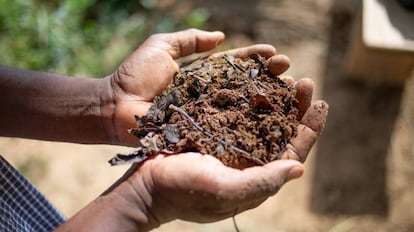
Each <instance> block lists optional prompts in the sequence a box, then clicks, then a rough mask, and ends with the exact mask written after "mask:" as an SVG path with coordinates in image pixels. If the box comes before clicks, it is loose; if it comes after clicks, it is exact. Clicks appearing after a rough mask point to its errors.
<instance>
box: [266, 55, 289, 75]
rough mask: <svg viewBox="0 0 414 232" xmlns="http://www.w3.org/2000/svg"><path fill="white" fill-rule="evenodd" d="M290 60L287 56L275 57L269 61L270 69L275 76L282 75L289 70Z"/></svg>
mask: <svg viewBox="0 0 414 232" xmlns="http://www.w3.org/2000/svg"><path fill="white" fill-rule="evenodd" d="M289 66H290V59H289V57H287V56H285V55H274V56H272V57H270V58H269V59H268V69H269V71H270V72H271V73H273V75H280V74H282V73H284V72H285V71H286V70H288V68H289Z"/></svg>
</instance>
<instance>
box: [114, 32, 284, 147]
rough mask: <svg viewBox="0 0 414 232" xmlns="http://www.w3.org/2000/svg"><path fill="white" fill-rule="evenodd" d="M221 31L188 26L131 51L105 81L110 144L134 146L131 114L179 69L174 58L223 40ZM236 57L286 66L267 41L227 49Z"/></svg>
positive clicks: (145, 104) (148, 101) (146, 105)
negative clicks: (108, 88) (107, 84)
mask: <svg viewBox="0 0 414 232" xmlns="http://www.w3.org/2000/svg"><path fill="white" fill-rule="evenodd" d="M223 39H224V34H223V33H221V32H206V31H200V30H197V29H189V30H185V31H180V32H176V33H163V34H155V35H152V36H151V37H149V38H148V39H147V40H146V41H145V42H144V43H143V44H142V45H141V46H140V47H139V48H138V49H137V50H136V51H135V52H133V53H132V54H131V55H130V56H129V57H128V58H127V59H126V60H125V61H124V62H123V63H122V64H121V65H120V67H119V68H118V70H116V71H115V72H114V73H113V74H112V75H111V76H110V77H109V78H107V81H110V86H111V89H112V94H111V95H112V97H113V98H114V99H113V102H114V106H113V114H112V115H111V121H112V122H111V125H110V126H111V127H113V128H111V129H110V130H109V131H110V132H109V133H112V135H111V137H112V140H113V141H110V142H111V143H113V144H120V145H130V146H136V143H137V139H136V138H135V137H134V136H132V135H130V134H129V133H128V132H127V130H128V129H129V128H133V127H136V123H135V119H134V115H138V116H143V115H145V114H146V112H147V111H148V109H149V107H150V106H151V104H152V101H153V98H154V97H155V96H157V95H159V94H161V93H162V91H163V90H164V89H166V88H167V87H168V85H169V84H170V83H171V80H172V78H173V77H174V75H175V73H176V72H177V71H178V68H179V67H178V64H177V63H176V61H175V60H176V59H179V58H181V57H185V56H188V55H191V54H193V53H198V52H204V51H208V50H211V49H214V48H216V47H217V45H218V44H219V43H220V42H221V41H223ZM226 53H227V54H232V55H234V56H237V57H249V56H252V55H257V54H260V55H261V56H263V57H265V58H268V60H269V61H270V64H269V69H271V71H272V72H274V73H276V74H280V73H282V72H284V71H285V70H286V69H287V68H288V67H289V59H288V58H287V57H286V56H282V55H276V50H275V49H274V48H273V47H272V46H270V45H254V46H251V47H245V48H241V49H235V50H231V51H227V52H226Z"/></svg>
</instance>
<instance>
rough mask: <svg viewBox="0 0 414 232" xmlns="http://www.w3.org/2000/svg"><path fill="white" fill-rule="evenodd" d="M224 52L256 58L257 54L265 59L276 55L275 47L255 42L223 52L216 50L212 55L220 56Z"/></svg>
mask: <svg viewBox="0 0 414 232" xmlns="http://www.w3.org/2000/svg"><path fill="white" fill-rule="evenodd" d="M224 54H226V55H230V56H234V57H238V58H247V57H250V58H256V57H257V55H260V56H263V57H264V58H266V59H267V58H269V57H272V56H274V55H276V49H275V48H274V47H273V46H271V45H268V44H257V45H252V46H249V47H243V48H236V49H232V50H227V51H224V52H218V53H215V54H214V55H213V56H222V55H224Z"/></svg>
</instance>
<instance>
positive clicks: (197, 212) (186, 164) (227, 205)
mask: <svg viewBox="0 0 414 232" xmlns="http://www.w3.org/2000/svg"><path fill="white" fill-rule="evenodd" d="M286 79H287V80H288V81H289V80H291V79H290V78H286ZM296 87H297V89H298V93H297V98H298V100H299V105H298V107H299V109H300V117H301V118H300V120H301V123H300V125H299V127H298V135H297V136H296V137H295V138H293V139H292V140H291V141H290V143H289V145H288V146H287V150H286V151H285V153H284V154H283V156H282V160H278V161H273V162H271V163H268V164H266V165H264V166H261V167H259V166H256V167H251V168H246V169H244V170H237V169H233V168H229V167H226V166H224V165H223V164H222V163H221V162H220V161H219V160H217V159H216V158H214V157H212V156H210V155H202V154H199V153H186V154H180V155H172V156H166V157H164V156H162V155H160V156H158V157H156V158H154V159H151V160H147V161H146V162H145V163H144V164H142V166H140V167H139V169H138V170H137V171H136V172H135V173H134V175H132V176H131V177H130V178H129V181H128V183H129V184H130V185H132V186H134V189H145V190H146V191H148V192H147V193H145V194H143V195H145V196H151V197H150V198H149V199H150V200H149V201H147V202H145V203H146V204H147V208H149V209H150V210H151V212H152V213H151V215H153V216H154V217H155V218H156V219H157V221H159V222H160V223H165V222H168V221H170V220H174V219H182V220H187V221H195V222H212V221H217V220H220V219H224V218H227V217H230V216H232V215H234V214H235V213H240V212H243V211H245V210H247V209H251V208H254V207H257V206H258V205H260V204H261V203H262V202H263V201H265V200H266V199H267V198H268V197H270V196H272V195H274V194H276V193H277V191H278V190H279V189H280V188H281V187H282V185H283V184H284V183H286V182H287V181H289V180H291V179H294V178H298V177H300V176H301V175H302V173H303V166H302V164H301V163H300V162H303V161H305V159H306V157H307V154H308V153H309V151H310V149H311V148H312V146H313V145H314V143H315V141H316V139H317V137H318V135H319V133H320V132H321V130H322V129H323V127H324V124H325V120H326V116H327V112H328V105H327V104H326V103H325V102H324V101H316V102H314V103H313V104H311V98H312V89H313V82H312V81H311V80H310V79H302V80H300V81H299V82H297V83H296ZM298 161H300V162H298ZM140 184H141V185H142V184H143V185H144V186H146V188H142V186H139V185H140ZM144 201H145V200H144Z"/></svg>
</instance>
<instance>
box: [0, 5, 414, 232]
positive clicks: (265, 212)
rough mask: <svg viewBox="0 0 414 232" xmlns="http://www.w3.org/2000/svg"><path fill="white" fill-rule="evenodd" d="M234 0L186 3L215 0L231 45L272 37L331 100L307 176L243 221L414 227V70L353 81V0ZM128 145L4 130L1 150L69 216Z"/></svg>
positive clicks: (108, 177)
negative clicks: (399, 80) (349, 69)
mask: <svg viewBox="0 0 414 232" xmlns="http://www.w3.org/2000/svg"><path fill="white" fill-rule="evenodd" d="M177 2H178V3H180V4H187V5H188V4H190V3H189V2H188V1H184V0H183V1H177ZM232 2H233V1H227V2H226V3H222V1H218V0H214V1H213V0H212V1H201V0H200V1H193V2H192V3H191V4H192V5H191V4H190V6H188V7H190V8H191V7H207V8H209V9H210V10H211V12H212V16H213V17H212V25H211V27H212V29H214V30H223V31H225V32H226V33H227V35H228V36H227V41H228V42H227V46H235V47H238V46H244V45H250V44H252V43H270V44H273V45H275V46H276V47H277V49H278V51H279V52H280V53H284V54H287V55H288V56H289V57H290V58H291V61H292V66H291V69H290V70H289V71H288V72H287V74H288V75H292V76H294V77H295V78H296V79H298V78H301V77H311V78H313V79H314V81H315V82H316V89H315V99H317V98H323V99H326V100H327V101H328V102H329V103H330V115H329V117H328V123H327V127H326V129H325V131H324V133H323V135H322V136H321V138H320V140H319V142H318V145H317V146H316V147H314V149H313V150H312V152H311V155H310V156H309V159H308V160H307V162H306V164H305V168H306V171H305V174H304V176H303V177H302V178H301V179H299V180H295V181H292V182H290V183H288V184H287V185H286V186H284V187H283V188H282V189H281V190H280V192H279V193H278V194H277V195H276V196H275V197H272V198H270V199H268V200H267V201H266V202H265V203H264V204H262V205H261V206H260V207H258V208H255V209H253V210H250V211H247V212H244V213H242V214H240V215H238V216H236V220H237V222H238V226H239V228H240V229H241V231H331V232H342V231H414V221H413V220H412V219H413V218H414V194H413V193H414V143H413V141H414V104H413V103H414V76H413V77H412V78H411V79H409V80H408V81H407V83H406V84H405V85H404V86H403V87H387V86H384V85H379V84H378V83H375V84H373V83H368V84H363V83H360V82H355V81H350V79H349V78H348V77H347V75H346V74H345V73H344V71H343V69H342V67H343V62H344V55H345V53H346V51H347V44H348V39H347V38H349V33H350V28H351V25H352V20H353V16H354V15H355V11H354V8H353V5H352V4H351V2H352V1H338V2H339V3H338V2H336V4H334V1H330V0H298V1H288V0H280V1H271V0H262V1H247V0H240V1H239V2H241V3H238V4H234V2H233V4H232ZM221 3H222V4H224V5H226V4H230V5H228V6H222V5H221ZM180 4H177V5H180ZM228 9H232V10H228ZM241 15H242V16H243V17H241ZM128 150H130V149H129V148H125V147H116V146H88V145H78V144H68V143H51V142H42V141H33V140H23V139H16V138H0V154H2V155H3V156H4V157H5V158H6V159H8V160H9V161H10V162H12V164H13V165H14V166H15V167H18V168H19V169H20V170H22V172H23V173H24V174H25V175H26V176H27V177H28V178H29V179H30V180H31V181H32V182H33V183H34V184H35V185H36V186H37V187H38V188H39V189H40V190H41V191H42V192H43V193H44V194H45V195H46V196H47V197H48V198H49V199H50V200H51V201H52V202H53V203H54V204H55V205H56V206H57V207H58V208H59V209H61V211H62V212H63V213H64V214H65V215H67V216H68V217H69V216H71V215H73V214H74V213H75V212H76V211H78V210H79V209H80V208H82V207H83V206H85V205H86V204H87V203H88V202H90V201H91V200H92V199H94V198H95V197H96V196H97V195H99V194H100V193H101V192H102V191H104V190H105V188H106V187H107V186H109V185H110V184H111V183H112V182H114V181H115V180H116V179H117V178H118V177H119V176H120V175H121V174H122V173H123V172H124V171H125V170H126V169H127V167H126V166H121V167H109V165H108V164H107V162H106V161H107V160H108V159H109V158H110V157H112V156H113V154H115V153H116V152H122V151H128ZM155 231H223V232H224V231H235V229H234V227H233V222H232V221H231V220H225V221H222V222H217V223H209V224H202V225H200V224H196V223H188V222H182V221H174V222H171V223H168V224H165V225H162V226H161V227H160V228H159V229H157V230H155Z"/></svg>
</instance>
